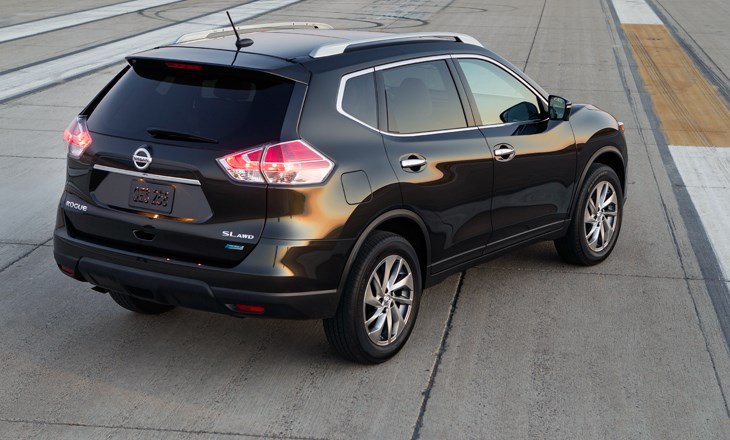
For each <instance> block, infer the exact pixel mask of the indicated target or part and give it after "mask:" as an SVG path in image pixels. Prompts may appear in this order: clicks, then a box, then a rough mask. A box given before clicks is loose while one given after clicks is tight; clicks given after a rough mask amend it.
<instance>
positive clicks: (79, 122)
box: [63, 116, 91, 159]
mask: <svg viewBox="0 0 730 440" xmlns="http://www.w3.org/2000/svg"><path fill="white" fill-rule="evenodd" d="M63 140H65V141H66V143H67V144H68V155H69V156H71V157H73V158H74V159H78V158H79V157H81V155H82V154H83V153H84V150H85V149H87V148H88V147H89V145H91V133H89V129H88V128H87V127H86V118H85V117H83V116H78V117H76V118H74V120H72V121H71V123H70V124H68V128H67V129H66V130H65V131H64V132H63Z"/></svg>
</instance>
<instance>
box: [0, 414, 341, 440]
mask: <svg viewBox="0 0 730 440" xmlns="http://www.w3.org/2000/svg"><path fill="white" fill-rule="evenodd" d="M0 422H5V423H27V424H37V425H50V426H67V427H79V428H102V429H121V430H130V431H145V432H165V433H167V432H173V433H179V434H192V435H217V436H226V437H253V438H272V439H278V440H327V439H325V438H322V437H291V436H282V435H277V434H247V433H243V432H229V431H208V430H202V429H201V430H187V429H174V428H152V427H146V426H124V425H106V424H95V423H81V422H51V421H47V420H33V419H27V420H26V419H6V418H0Z"/></svg>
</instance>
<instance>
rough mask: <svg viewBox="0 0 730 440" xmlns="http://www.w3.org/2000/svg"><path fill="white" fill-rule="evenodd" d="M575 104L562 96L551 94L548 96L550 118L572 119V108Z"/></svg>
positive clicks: (559, 119)
mask: <svg viewBox="0 0 730 440" xmlns="http://www.w3.org/2000/svg"><path fill="white" fill-rule="evenodd" d="M572 107H573V104H572V103H571V102H570V101H568V100H567V99H565V98H563V97H561V96H555V95H550V97H549V98H548V111H549V112H550V119H555V120H558V121H567V120H568V119H570V109H571V108H572Z"/></svg>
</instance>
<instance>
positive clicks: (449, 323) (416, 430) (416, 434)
mask: <svg viewBox="0 0 730 440" xmlns="http://www.w3.org/2000/svg"><path fill="white" fill-rule="evenodd" d="M465 277H466V271H463V272H461V274H459V283H458V284H457V286H456V292H455V293H454V297H453V298H452V299H451V306H450V308H449V317H448V319H447V320H446V325H445V326H444V332H443V333H442V334H441V344H440V345H439V350H438V352H437V354H436V359H435V360H434V362H433V365H432V366H431V375H430V376H429V378H428V384H427V385H426V389H424V390H423V392H422V393H421V394H422V395H423V400H421V408H420V409H419V411H418V418H417V419H416V424H415V425H414V427H413V434H412V435H411V440H417V439H419V438H420V437H421V428H422V427H423V418H424V416H425V415H426V408H427V406H428V401H429V400H430V399H431V390H432V389H433V386H434V384H435V383H436V375H437V374H438V372H439V367H440V366H441V361H442V359H443V356H444V353H445V352H446V348H447V343H448V339H449V334H450V333H451V328H452V327H453V321H454V314H455V313H456V307H457V304H458V302H459V294H460V293H461V288H462V287H463V286H464V278H465Z"/></svg>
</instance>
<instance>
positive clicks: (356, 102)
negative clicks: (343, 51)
mask: <svg viewBox="0 0 730 440" xmlns="http://www.w3.org/2000/svg"><path fill="white" fill-rule="evenodd" d="M342 110H344V111H345V113H347V114H349V115H350V116H352V117H353V118H355V119H357V120H359V121H362V122H364V123H366V124H367V125H369V126H371V127H377V126H378V117H377V105H376V101H375V75H373V74H372V73H366V74H364V75H359V76H354V77H352V78H349V79H348V80H347V82H346V83H345V92H344V94H343V96H342Z"/></svg>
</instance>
